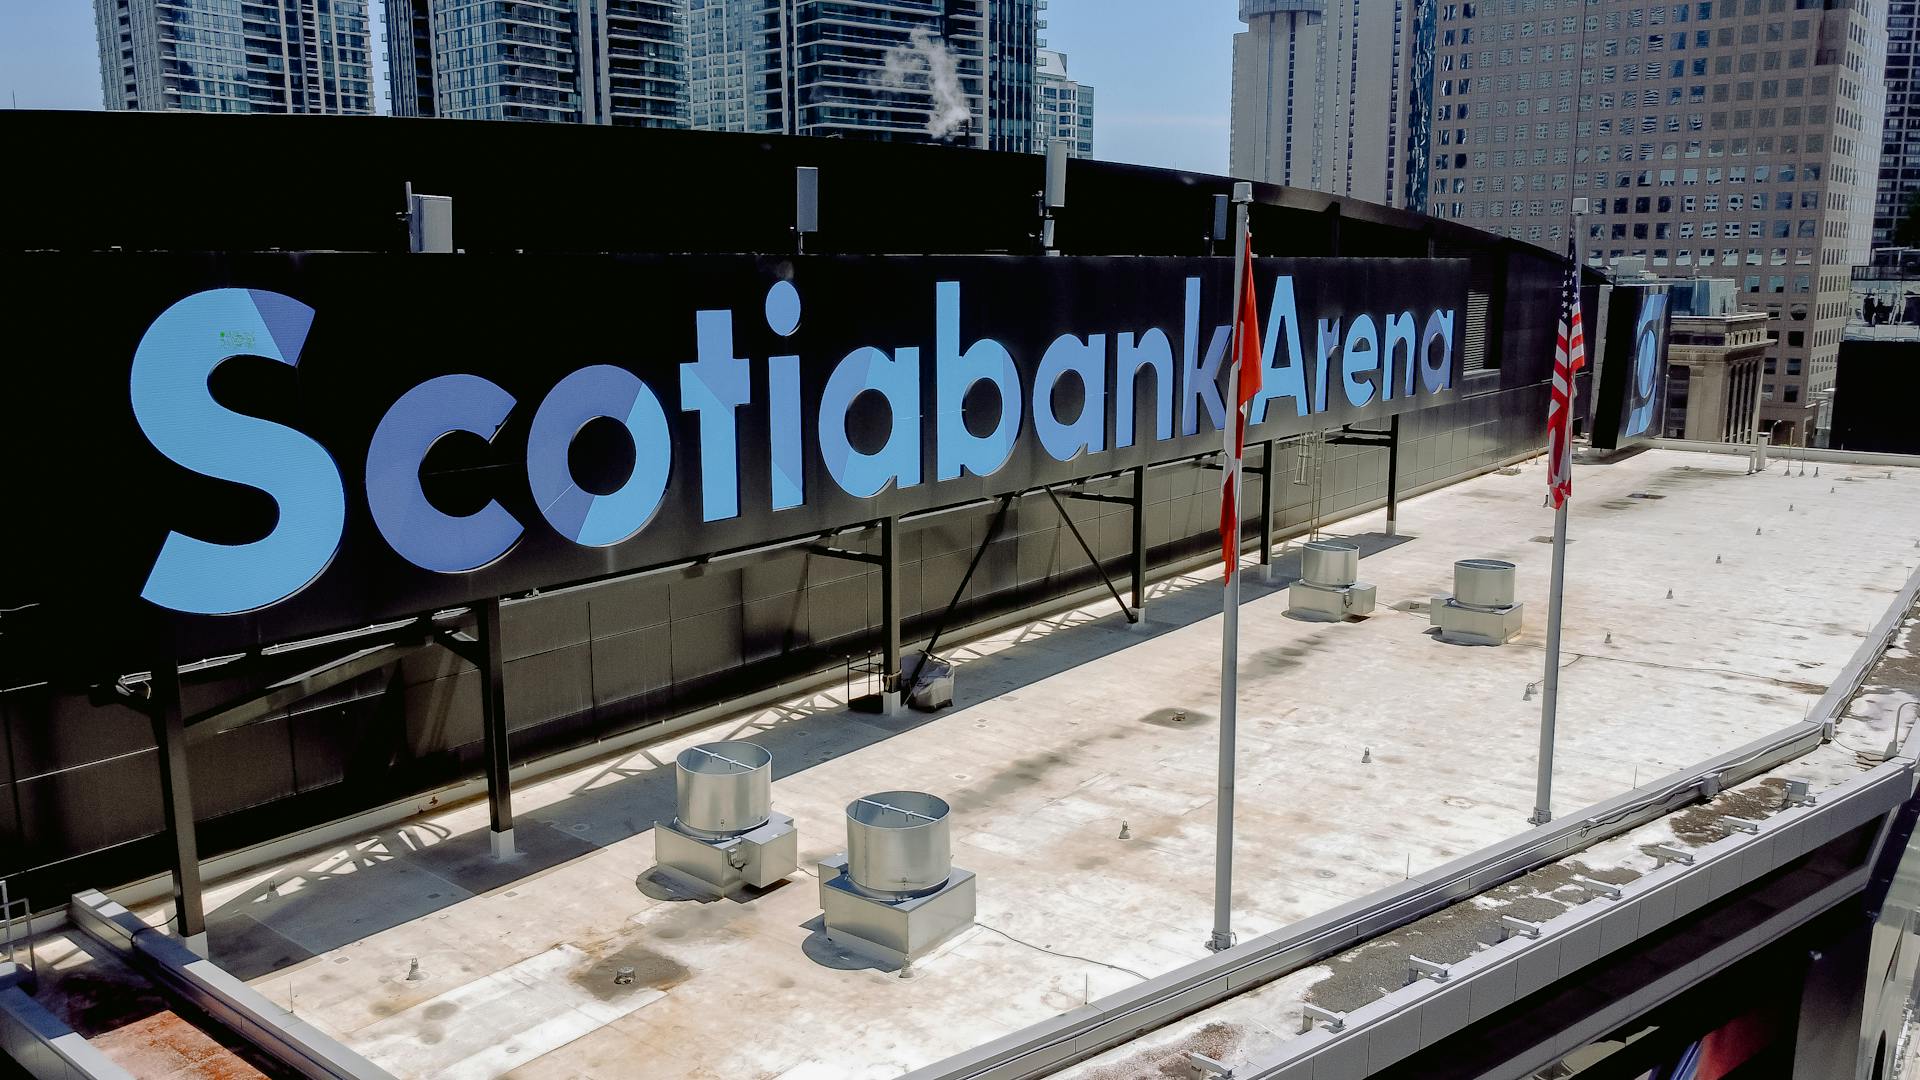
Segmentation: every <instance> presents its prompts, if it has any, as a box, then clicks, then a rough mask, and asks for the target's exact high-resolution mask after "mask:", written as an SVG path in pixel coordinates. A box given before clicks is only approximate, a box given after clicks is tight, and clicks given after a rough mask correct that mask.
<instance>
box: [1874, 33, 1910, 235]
mask: <svg viewBox="0 0 1920 1080" xmlns="http://www.w3.org/2000/svg"><path fill="white" fill-rule="evenodd" d="M1916 45H1920V0H1889V2H1888V4H1887V78H1886V88H1887V119H1886V124H1885V126H1884V127H1883V128H1882V134H1883V137H1882V139H1881V140H1880V186H1879V191H1878V192H1877V194H1876V195H1875V197H1874V208H1873V242H1874V245H1875V246H1876V247H1879V246H1885V245H1889V244H1892V243H1893V242H1894V240H1893V232H1894V229H1896V228H1897V227H1899V224H1900V220H1901V219H1902V218H1904V217H1906V216H1907V200H1909V199H1911V198H1912V197H1913V194H1914V192H1916V191H1920V66H1916V65H1920V49H1916Z"/></svg>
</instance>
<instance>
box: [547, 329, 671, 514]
mask: <svg viewBox="0 0 1920 1080" xmlns="http://www.w3.org/2000/svg"><path fill="white" fill-rule="evenodd" d="M602 416H606V417H611V418H612V419H615V420H618V421H620V422H621V423H622V424H625V425H626V428H627V434H628V435H630V436H632V438H633V472H632V473H631V474H630V475H629V476H628V477H627V479H626V482H625V483H623V484H621V485H620V488H619V490H617V491H614V492H612V493H610V494H607V495H595V494H594V493H592V492H590V491H588V490H586V489H585V488H583V487H581V486H580V485H579V484H576V483H574V480H573V470H572V469H570V468H569V467H568V465H567V450H568V448H569V447H571V446H572V445H573V439H574V436H576V435H578V434H579V433H580V429H581V428H582V427H585V426H586V424H587V422H588V421H589V420H594V419H597V418H599V417H602ZM672 467H673V439H672V437H671V436H670V435H669V433H668V431H667V414H666V412H665V411H664V410H662V409H661V408H660V399H659V398H657V397H655V396H654V393H653V391H652V390H649V389H648V388H647V384H646V383H643V382H641V381H640V379H639V377H638V376H636V375H634V373H633V372H631V371H628V370H626V369H625V368H617V367H613V366H612V365H610V364H596V365H594V366H592V367H584V368H581V369H580V370H578V371H576V372H573V373H572V374H570V375H568V376H567V377H566V378H564V379H561V380H560V381H559V382H558V383H557V384H555V385H554V388H553V390H552V391H551V392H550V393H548V394H547V399H546V400H545V401H542V402H541V403H540V409H539V411H537V412H535V413H534V414H533V426H532V428H531V429H530V430H529V431H528V432H527V486H528V488H529V489H530V490H531V491H532V492H533V501H534V503H535V504H536V505H538V506H539V507H540V513H541V514H542V515H544V516H545V517H546V519H547V521H548V523H549V524H551V525H552V526H553V527H554V528H555V529H557V530H559V532H560V535H562V536H564V537H566V538H567V539H569V540H572V541H573V542H574V543H576V544H585V545H587V546H588V547H610V546H612V545H614V544H618V543H620V542H621V541H622V540H625V539H627V538H628V537H631V536H632V535H634V534H635V533H637V532H639V531H640V530H641V529H644V528H646V527H647V522H649V521H651V520H653V515H654V513H655V512H656V511H658V510H659V509H660V500H661V497H662V496H663V495H665V494H666V491H667V476H668V474H669V473H670V471H671V470H672Z"/></svg>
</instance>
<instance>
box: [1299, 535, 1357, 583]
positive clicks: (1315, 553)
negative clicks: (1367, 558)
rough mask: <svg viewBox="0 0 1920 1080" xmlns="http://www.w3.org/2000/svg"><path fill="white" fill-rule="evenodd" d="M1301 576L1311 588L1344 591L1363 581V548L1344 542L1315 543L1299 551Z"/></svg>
mask: <svg viewBox="0 0 1920 1080" xmlns="http://www.w3.org/2000/svg"><path fill="white" fill-rule="evenodd" d="M1300 576H1301V577H1302V578H1304V579H1306V581H1307V583H1308V584H1310V585H1326V586H1330V587H1333V588H1341V589H1344V588H1346V587H1347V586H1349V585H1352V584H1353V583H1354V582H1356V581H1359V580H1360V548H1359V547H1358V546H1357V545H1354V544H1349V543H1347V542H1346V541H1345V540H1312V541H1308V542H1307V543H1306V544H1305V545H1304V546H1302V547H1301V549H1300Z"/></svg>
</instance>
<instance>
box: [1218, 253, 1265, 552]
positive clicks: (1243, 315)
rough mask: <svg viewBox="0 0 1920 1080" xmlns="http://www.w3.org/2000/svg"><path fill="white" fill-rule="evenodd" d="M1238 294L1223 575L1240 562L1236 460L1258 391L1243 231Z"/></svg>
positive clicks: (1223, 483) (1255, 327)
mask: <svg viewBox="0 0 1920 1080" xmlns="http://www.w3.org/2000/svg"><path fill="white" fill-rule="evenodd" d="M1240 282H1241V284H1240V296H1239V298H1238V299H1237V300H1236V301H1235V302H1234V315H1233V324H1234V325H1233V367H1232V368H1231V369H1229V372H1228V376H1227V380H1228V382H1229V383H1230V384H1231V385H1232V386H1233V387H1234V392H1233V397H1232V399H1231V400H1230V401H1229V403H1228V404H1229V407H1230V408H1231V409H1232V410H1233V416H1232V417H1230V418H1229V419H1228V422H1227V424H1226V425H1225V427H1224V428H1223V430H1224V432H1225V435H1226V447H1225V449H1226V452H1227V453H1226V458H1227V460H1226V464H1225V466H1224V467H1223V468H1222V469H1221V470H1220V550H1221V555H1222V556H1223V557H1224V558H1225V559H1226V564H1227V568H1226V576H1225V577H1224V578H1223V579H1222V580H1223V581H1232V580H1233V569H1234V567H1235V566H1236V565H1237V564H1238V563H1239V562H1240V459H1241V457H1242V456H1243V455H1244V454H1245V453H1246V450H1247V404H1248V403H1249V402H1251V401H1252V400H1253V399H1254V395H1256V394H1258V393H1259V392H1260V316H1259V307H1258V305H1257V304H1255V303H1254V299H1253V234H1252V233H1251V232H1249V233H1248V234H1247V253H1246V256H1245V258H1244V259H1243V260H1242V261H1241V264H1240Z"/></svg>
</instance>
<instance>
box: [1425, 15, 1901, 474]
mask: <svg viewBox="0 0 1920 1080" xmlns="http://www.w3.org/2000/svg"><path fill="white" fill-rule="evenodd" d="M1438 28H1439V34H1440V40H1439V43H1438V53H1437V70H1436V72H1435V76H1436V79H1437V80H1438V88H1437V95H1436V97H1435V99H1434V100H1435V105H1436V112H1435V114H1434V129H1435V137H1434V139H1433V145H1432V155H1433V157H1432V170H1431V204H1430V209H1431V212H1432V213H1434V214H1436V215H1439V216H1443V217H1448V218H1455V219H1458V220H1461V221H1464V222H1466V223H1468V224H1471V225H1475V226H1478V227H1480V228H1483V229H1487V230H1489V231H1492V232H1498V233H1504V234H1506V235H1507V236H1510V237H1515V238H1518V239H1522V240H1527V241H1531V242H1533V243H1536V244H1540V245H1543V246H1545V247H1548V248H1556V249H1557V248H1562V247H1564V246H1565V245H1566V244H1567V242H1568V239H1569V229H1570V228H1571V227H1572V222H1573V218H1572V207H1573V200H1574V199H1575V198H1579V197H1586V198H1588V199H1590V200H1591V205H1592V212H1591V214H1590V215H1589V216H1588V217H1587V218H1586V219H1585V220H1584V222H1583V230H1582V231H1583V234H1584V235H1583V237H1582V239H1583V240H1584V243H1585V252H1586V258H1587V261H1588V262H1590V263H1592V264H1595V265H1611V264H1613V263H1615V262H1617V261H1619V260H1623V259H1626V260H1632V259H1645V260H1646V264H1647V267H1648V269H1649V270H1651V271H1652V272H1653V273H1655V274H1659V275H1661V276H1683V275H1696V274H1697V275H1713V276H1720V277H1732V278H1734V279H1735V280H1736V281H1737V282H1738V283H1739V288H1740V294H1741V302H1742V305H1743V306H1744V307H1745V308H1746V309H1747V310H1753V311H1764V312H1767V313H1768V314H1769V315H1770V316H1772V325H1771V332H1772V334H1773V336H1774V337H1775V338H1777V339H1778V340H1777V343H1776V344H1774V345H1773V346H1772V347H1771V349H1770V351H1769V353H1768V355H1767V358H1766V361H1765V375H1766V381H1767V382H1770V383H1771V384H1772V385H1773V386H1774V389H1775V393H1774V395H1773V396H1772V397H1771V398H1766V397H1765V395H1764V394H1763V401H1762V403H1761V408H1762V414H1763V418H1764V420H1765V421H1766V422H1767V423H1768V424H1769V426H1770V427H1771V428H1772V429H1773V433H1774V438H1775V441H1790V442H1793V443H1796V444H1802V445H1804V444H1809V443H1813V444H1817V443H1818V442H1819V441H1820V440H1821V438H1822V434H1821V433H1822V432H1823V431H1824V429H1825V427H1826V420H1825V416H1826V415H1827V414H1826V412H1825V410H1824V409H1823V408H1822V406H1823V405H1825V404H1826V403H1828V402H1829V401H1830V396H1831V389H1832V386H1833V372H1834V362H1835V357H1836V353H1837V350H1838V348H1839V344H1840V336H1841V328H1842V327H1843V326H1844V324H1845V321H1846V313H1847V307H1848V283H1849V274H1850V269H1851V267H1853V266H1854V265H1855V264H1858V263H1863V262H1865V261H1866V255H1867V249H1868V244H1869V241H1870V240H1871V237H1872V225H1873V207H1874V197H1873V196H1874V187H1875V182H1876V179H1877V175H1878V173H1877V167H1878V158H1879V150H1880V141H1879V139H1880V134H1881V121H1882V114H1883V110H1884V104H1885V91H1884V90H1883V87H1882V83H1881V74H1882V71H1883V69H1884V67H1885V62H1886V48H1887V25H1886V16H1885V13H1884V11H1883V10H1882V9H1881V6H1880V2H1879V0H1856V2H1854V3H1844V2H1831V0H1830V2H1828V3H1825V4H1823V3H1821V0H1692V2H1689V3H1681V4H1672V3H1660V4H1648V3H1647V2H1646V0H1587V2H1581V0H1457V2H1452V3H1445V4H1443V5H1441V6H1440V8H1439V23H1438Z"/></svg>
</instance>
